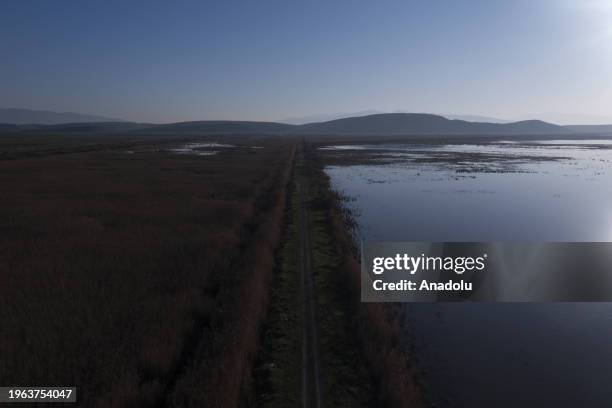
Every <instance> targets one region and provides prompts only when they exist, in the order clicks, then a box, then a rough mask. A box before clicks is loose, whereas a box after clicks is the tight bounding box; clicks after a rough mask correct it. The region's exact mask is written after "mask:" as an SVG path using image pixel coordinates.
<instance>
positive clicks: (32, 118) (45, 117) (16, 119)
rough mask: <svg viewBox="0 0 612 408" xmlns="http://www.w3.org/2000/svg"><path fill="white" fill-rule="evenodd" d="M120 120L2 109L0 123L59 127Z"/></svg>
mask: <svg viewBox="0 0 612 408" xmlns="http://www.w3.org/2000/svg"><path fill="white" fill-rule="evenodd" d="M119 121H120V120H118V119H112V118H105V117H104V116H96V115H83V114H80V113H73V112H52V111H46V110H31V109H16V108H8V109H1V108H0V123H8V124H13V125H31V124H38V125H59V124H62V123H76V122H119Z"/></svg>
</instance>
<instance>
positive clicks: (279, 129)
mask: <svg viewBox="0 0 612 408" xmlns="http://www.w3.org/2000/svg"><path fill="white" fill-rule="evenodd" d="M293 129H294V126H293V125H287V124H285V123H276V122H248V121H231V120H204V121H195V122H177V123H168V124H164V125H154V126H151V127H148V128H146V129H142V132H145V133H181V134H194V133H203V134H221V133H261V134H266V133H268V134H279V133H289V132H291V131H292V130H293Z"/></svg>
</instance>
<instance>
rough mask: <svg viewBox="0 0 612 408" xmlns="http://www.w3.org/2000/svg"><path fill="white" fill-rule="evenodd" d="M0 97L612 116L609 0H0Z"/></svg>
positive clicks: (152, 115) (149, 115) (123, 107)
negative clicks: (211, 0) (212, 0)
mask: <svg viewBox="0 0 612 408" xmlns="http://www.w3.org/2000/svg"><path fill="white" fill-rule="evenodd" d="M0 58H1V63H0V107H3V108H8V107H17V108H29V109H47V110H54V111H71V112H79V113H89V114H97V115H103V116H108V117H114V118H121V119H126V120H134V121H140V122H155V123H161V122H175V121H184V120H204V119H236V120H279V119H283V118H289V117H300V116H308V115H313V114H321V113H336V112H358V111H366V110H376V111H385V112H386V111H389V112H394V111H408V112H429V113H445V114H470V115H484V116H492V117H498V118H502V119H526V118H536V117H538V118H542V119H548V120H554V121H556V122H557V123H560V122H564V121H565V122H571V123H577V122H580V123H600V122H612V80H611V79H612V78H611V74H612V0H499V1H490V0H448V1H444V0H432V1H410V0H398V1H386V0H380V1H371V0H370V1H360V0H351V1H342V0H338V1H335V0H312V1H293V0H279V1H271V0H270V1H268V0H256V1H253V0H247V1H235V0H225V1H219V2H209V1H201V0H200V1H181V0H174V1H170V0H168V1H156V0H147V1H136V0H134V1H125V0H122V1H115V0H105V1H101V0H91V1H82V0H75V1H68V0H54V1H49V0H3V1H2V4H1V5H0Z"/></svg>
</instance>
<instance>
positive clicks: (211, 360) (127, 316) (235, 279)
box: [0, 136, 294, 407]
mask: <svg viewBox="0 0 612 408" xmlns="http://www.w3.org/2000/svg"><path fill="white" fill-rule="evenodd" d="M24 138H25V139H24ZM177 143H179V142H177V140H171V139H168V140H166V139H163V138H157V139H143V140H132V141H125V140H122V139H103V138H100V140H97V139H96V138H95V137H91V138H87V139H85V140H81V141H78V140H76V139H74V138H70V139H69V138H61V137H57V138H55V137H48V138H45V137H40V136H37V137H32V140H27V136H20V137H19V139H17V138H11V137H3V138H2V139H0V197H1V199H0V333H1V335H0V356H1V358H0V384H2V385H4V386H9V385H22V386H26V385H76V386H77V387H78V398H79V405H82V406H105V407H106V406H137V405H166V404H170V405H181V406H204V405H203V404H206V403H207V402H213V400H214V402H215V405H216V404H217V403H219V405H222V404H221V402H223V403H224V404H225V405H226V406H229V405H228V404H231V403H232V401H233V400H227V401H221V399H220V398H221V397H218V395H226V394H227V395H232V397H231V398H236V395H237V393H236V392H235V389H238V388H236V387H240V381H241V380H240V378H242V376H244V375H246V374H245V373H246V371H248V360H249V359H250V354H251V353H252V352H253V349H254V347H256V345H255V342H256V338H257V335H256V333H251V331H253V330H256V327H257V325H256V323H257V322H256V321H255V320H257V319H259V318H260V316H259V314H260V313H261V310H260V309H262V308H263V307H264V303H265V299H266V292H265V288H261V287H260V288H259V289H257V288H256V289H257V290H251V289H253V288H247V286H248V285H253V284H254V282H265V274H267V273H269V271H271V270H272V267H271V264H272V263H273V257H272V254H273V251H274V249H275V247H276V245H277V244H278V235H279V231H280V223H281V220H282V213H283V209H282V206H283V205H284V196H283V195H284V189H285V186H284V183H286V182H287V177H288V172H289V170H288V169H289V168H290V166H291V160H292V155H293V150H294V146H293V143H292V142H291V141H289V140H281V139H272V138H250V139H246V138H239V137H235V138H233V139H232V143H233V144H235V145H236V146H238V147H231V148H224V149H220V150H219V151H218V153H217V154H215V155H210V156H199V155H193V154H176V153H173V152H171V151H169V148H171V147H174V146H175V145H176V144H177ZM179 144H180V143H179ZM254 146H257V147H259V148H253V147H254ZM259 275H261V276H259ZM260 285H262V284H260ZM244 293H251V298H248V299H247V297H245V296H243V295H244ZM245 302H249V303H245ZM245 308H247V309H248V311H249V313H246V314H245V313H242V312H241V309H242V311H244V310H245ZM258 313H259V314H258ZM228 319H230V320H228ZM231 319H234V320H231ZM240 331H243V334H244V337H245V340H244V341H242V342H240V343H239V344H236V343H235V342H233V340H231V339H233V338H234V336H235V335H236V333H238V332H240ZM230 345H231V347H233V349H232V352H231V353H229V354H230V355H231V356H232V359H233V360H232V361H231V362H230V363H231V364H230V365H228V364H227V363H228V361H226V360H223V357H222V356H224V355H228V353H227V352H224V350H225V349H226V348H227V347H229V346H230ZM236 347H237V348H238V349H236ZM224 353H225V354H224ZM236 359H238V360H239V361H234V360H236ZM219 364H224V370H217V371H215V370H214V368H215V365H219ZM211 370H212V371H211ZM194 373H204V374H203V376H204V378H201V376H200V377H198V382H199V384H198V387H199V389H200V390H201V391H200V392H199V393H198V392H192V390H190V385H189V382H190V379H192V378H193V376H194V375H195V374H194ZM212 373H214V374H212ZM223 387H226V388H228V387H229V388H232V387H233V388H232V389H231V390H230V389H224V388H223ZM213 388H214V389H217V390H216V391H214V392H211V391H210V390H211V389H213ZM204 390H208V391H204ZM215 393H216V394H218V395H216V394H215ZM224 398H225V397H224ZM207 399H211V400H207ZM211 405H213V404H212V403H211Z"/></svg>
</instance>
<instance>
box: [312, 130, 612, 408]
mask: <svg viewBox="0 0 612 408" xmlns="http://www.w3.org/2000/svg"><path fill="white" fill-rule="evenodd" d="M596 142H597V143H596ZM609 144H610V142H609V141H603V142H602V141H589V142H588V143H581V142H578V141H569V142H568V141H546V142H545V143H541V142H530V143H501V142H500V143H493V144H486V145H470V144H462V145H461V144H460V145H429V146H425V145H375V146H371V145H364V146H342V147H338V148H336V147H333V146H331V147H326V148H324V149H326V153H333V152H334V150H335V149H338V150H337V151H338V152H339V153H344V154H346V153H347V152H353V153H354V154H359V152H363V151H367V152H368V154H374V157H376V154H378V153H377V152H380V155H381V164H376V165H370V164H366V165H350V166H332V167H328V168H327V169H326V171H327V173H328V174H329V175H330V177H331V180H332V184H333V186H334V188H335V189H337V190H339V191H342V192H344V193H345V194H347V195H348V196H350V197H353V198H354V199H355V200H354V201H352V202H351V205H352V206H353V207H354V208H355V210H356V211H357V214H358V215H357V221H358V224H359V228H360V235H361V238H362V239H365V240H370V241H419V240H423V241H523V242H525V241H610V239H611V238H612V150H610V146H609ZM382 157H384V159H382ZM406 309H407V313H406V315H407V317H406V319H407V327H408V330H407V332H409V334H407V338H406V341H407V344H411V347H414V355H415V356H417V358H418V365H419V367H420V369H421V370H422V371H423V372H424V378H425V383H426V387H427V392H428V396H429V398H430V399H431V402H433V403H435V404H436V405H437V406H442V407H445V406H448V407H546V406H551V407H552V406H554V407H576V406H581V407H608V406H612V386H611V385H612V383H611V381H610V380H611V376H612V374H611V373H612V304H608V303H598V304H584V303H583V304H569V303H565V304H511V303H509V304H502V303H499V304H409V305H408V304H407V305H406ZM408 336H409V337H408Z"/></svg>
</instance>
